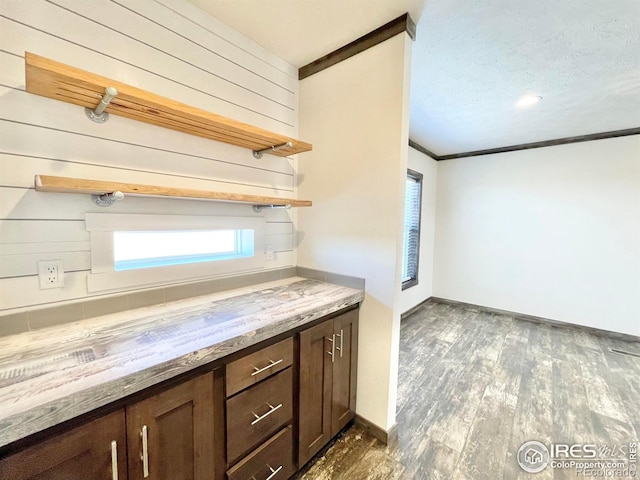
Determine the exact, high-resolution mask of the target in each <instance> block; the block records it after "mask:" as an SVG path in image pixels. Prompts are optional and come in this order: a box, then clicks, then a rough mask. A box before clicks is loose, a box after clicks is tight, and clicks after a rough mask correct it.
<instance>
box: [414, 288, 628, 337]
mask: <svg viewBox="0 0 640 480" xmlns="http://www.w3.org/2000/svg"><path fill="white" fill-rule="evenodd" d="M428 301H429V302H435V303H444V304H447V305H457V306H461V307H467V308H474V309H476V310H480V311H481V312H487V313H497V314H500V315H508V316H510V317H514V318H517V319H518V320H524V321H526V322H533V323H538V324H544V325H551V326H554V327H562V328H570V329H573V330H580V331H583V332H588V333H592V334H594V335H599V336H601V337H609V338H615V339H616V340H622V341H625V342H640V337H638V336H635V335H630V334H627V333H619V332H611V331H609V330H603V329H600V328H595V327H587V326H584V325H576V324H575V323H569V322H562V321H560V320H551V319H550V318H544V317H537V316H535V315H529V314H526V313H518V312H512V311H509V310H501V309H499V308H492V307H485V306H483V305H476V304H473V303H466V302H459V301H457V300H449V299H447V298H440V297H430V298H429V300H428ZM424 303H427V302H423V303H421V304H420V306H422V305H423V304H424Z"/></svg>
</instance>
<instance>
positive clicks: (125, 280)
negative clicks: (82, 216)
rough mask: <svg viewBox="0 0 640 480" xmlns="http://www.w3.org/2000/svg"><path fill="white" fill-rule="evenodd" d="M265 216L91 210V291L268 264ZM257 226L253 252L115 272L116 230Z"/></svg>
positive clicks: (88, 220)
mask: <svg viewBox="0 0 640 480" xmlns="http://www.w3.org/2000/svg"><path fill="white" fill-rule="evenodd" d="M265 226H266V223H265V220H264V217H209V216H182V215H127V214H108V213H102V214H101V213H88V214H87V215H86V228H87V231H89V232H90V233H91V274H89V276H88V277H87V289H88V291H89V292H103V291H119V290H128V289H131V288H132V287H149V286H155V285H166V284H169V283H175V282H177V281H185V280H195V279H199V278H207V277H211V276H215V275H221V274H232V273H246V272H251V271H258V270H262V269H264V268H265V265H266V258H265V253H264V252H265ZM225 228H232V229H251V230H254V232H255V234H254V252H255V253H254V255H253V256H252V257H248V258H235V259H230V260H219V261H216V262H204V263H195V264H187V265H172V266H166V267H154V268H144V269H140V270H125V271H119V272H116V271H115V270H114V261H113V235H112V232H114V231H126V230H129V231H131V230H134V231H144V230H205V229H225Z"/></svg>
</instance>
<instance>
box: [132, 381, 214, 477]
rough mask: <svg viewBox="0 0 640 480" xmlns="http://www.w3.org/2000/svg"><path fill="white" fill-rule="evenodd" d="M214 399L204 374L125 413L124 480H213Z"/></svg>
mask: <svg viewBox="0 0 640 480" xmlns="http://www.w3.org/2000/svg"><path fill="white" fill-rule="evenodd" d="M213 397H214V376H213V373H208V374H205V375H202V376H200V377H197V378H195V379H193V380H190V381H187V382H185V383H181V384H179V385H177V386H175V387H172V388H169V389H167V390H165V391H163V392H161V393H159V394H157V395H155V396H153V397H150V398H147V399H146V400H142V401H140V402H138V403H136V404H133V405H131V406H129V407H127V447H128V452H129V480H138V479H140V480H143V479H148V480H176V479H180V480H204V479H207V480H209V479H211V478H214V470H215V464H214V463H215V460H214V399H213ZM216 440H217V441H218V445H216V447H217V448H219V449H220V448H223V446H222V443H221V442H219V440H218V439H216Z"/></svg>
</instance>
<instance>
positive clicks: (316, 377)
mask: <svg viewBox="0 0 640 480" xmlns="http://www.w3.org/2000/svg"><path fill="white" fill-rule="evenodd" d="M357 350H358V310H357V309H355V310H350V311H348V312H346V313H344V314H341V315H338V316H336V317H334V318H331V319H329V320H326V321H324V322H321V323H319V324H317V325H315V326H314V327H311V328H308V329H306V330H303V331H302V332H301V333H300V334H299V335H298V334H295V333H294V332H291V334H290V336H289V337H288V338H285V339H284V340H280V341H279V342H277V343H272V344H271V345H268V346H266V347H264V348H262V349H260V350H258V351H254V352H253V353H250V354H248V355H245V356H241V357H239V358H237V359H235V360H233V361H230V362H228V363H227V364H226V365H225V368H218V369H216V370H213V371H210V372H208V373H205V374H202V375H200V376H197V377H195V378H191V379H190V380H186V381H183V382H182V383H178V384H175V385H172V386H168V387H165V388H164V389H162V388H160V387H154V390H153V392H152V391H148V392H147V395H148V396H146V397H143V398H142V399H141V400H139V401H136V402H134V403H130V404H127V405H126V406H125V407H123V408H122V409H120V410H117V411H115V412H113V413H109V414H106V415H104V416H103V417H100V418H98V419H97V420H93V421H90V422H88V423H85V424H82V425H81V426H78V427H76V428H74V429H72V430H69V431H66V432H65V433H62V434H59V435H57V436H55V437H51V438H48V439H46V440H43V441H39V442H38V443H35V444H32V445H30V446H28V447H26V448H24V449H23V450H20V451H18V452H17V453H13V454H11V455H8V456H4V457H0V480H5V479H7V480H9V479H11V480H222V479H224V478H225V477H226V478H227V479H228V480H255V479H258V480H267V479H268V480H286V479H288V478H290V477H291V476H292V475H293V474H295V473H296V471H297V469H298V468H299V467H302V466H303V465H304V464H305V463H307V461H309V459H311V457H313V455H315V454H316V453H317V452H318V451H319V450H320V449H321V448H322V447H323V446H324V445H326V444H327V443H328V442H329V441H330V440H331V438H333V437H334V436H335V435H336V434H337V433H338V432H339V431H340V430H341V429H342V428H343V427H344V426H345V425H346V424H347V423H348V422H349V421H350V420H352V419H353V418H354V416H355V401H356V369H357V353H358V352H357ZM155 392H157V393H155Z"/></svg>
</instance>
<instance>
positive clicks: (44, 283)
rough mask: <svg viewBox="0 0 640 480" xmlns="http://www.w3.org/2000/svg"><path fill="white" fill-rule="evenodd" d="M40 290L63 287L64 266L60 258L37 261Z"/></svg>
mask: <svg viewBox="0 0 640 480" xmlns="http://www.w3.org/2000/svg"><path fill="white" fill-rule="evenodd" d="M38 280H39V281H40V290H46V289H47V288H63V287H64V266H63V264H62V260H40V261H39V262H38Z"/></svg>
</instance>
